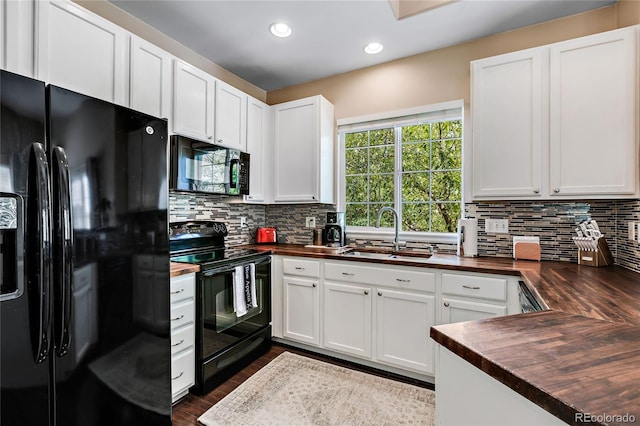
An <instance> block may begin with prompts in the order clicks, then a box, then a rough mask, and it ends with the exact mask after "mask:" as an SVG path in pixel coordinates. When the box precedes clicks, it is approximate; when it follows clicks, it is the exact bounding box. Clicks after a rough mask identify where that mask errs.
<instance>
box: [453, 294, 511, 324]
mask: <svg viewBox="0 0 640 426" xmlns="http://www.w3.org/2000/svg"><path fill="white" fill-rule="evenodd" d="M503 315H507V307H506V306H502V305H490V304H488V303H481V302H474V301H468V300H460V299H451V298H446V297H443V298H442V310H441V318H442V323H443V324H450V323H453V322H463V321H475V320H480V319H485V318H491V317H499V316H503Z"/></svg>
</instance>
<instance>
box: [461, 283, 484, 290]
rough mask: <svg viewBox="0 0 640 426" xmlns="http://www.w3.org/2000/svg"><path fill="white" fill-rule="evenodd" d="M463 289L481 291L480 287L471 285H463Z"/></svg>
mask: <svg viewBox="0 0 640 426" xmlns="http://www.w3.org/2000/svg"><path fill="white" fill-rule="evenodd" d="M462 287H464V288H468V289H469V290H480V287H476V286H470V285H466V284H462Z"/></svg>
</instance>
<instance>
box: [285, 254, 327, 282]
mask: <svg viewBox="0 0 640 426" xmlns="http://www.w3.org/2000/svg"><path fill="white" fill-rule="evenodd" d="M282 273H283V274H284V275H298V276H300V277H313V278H318V277H319V276H320V262H318V261H317V260H304V259H291V258H286V257H285V258H284V259H282Z"/></svg>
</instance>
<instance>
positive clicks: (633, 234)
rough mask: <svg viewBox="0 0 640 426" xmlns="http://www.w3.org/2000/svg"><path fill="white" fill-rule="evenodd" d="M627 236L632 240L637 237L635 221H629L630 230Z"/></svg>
mask: <svg viewBox="0 0 640 426" xmlns="http://www.w3.org/2000/svg"><path fill="white" fill-rule="evenodd" d="M627 238H628V239H629V240H631V241H633V240H635V239H636V224H635V223H633V222H629V231H628V234H627Z"/></svg>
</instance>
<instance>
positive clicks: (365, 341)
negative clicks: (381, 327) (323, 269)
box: [322, 282, 372, 359]
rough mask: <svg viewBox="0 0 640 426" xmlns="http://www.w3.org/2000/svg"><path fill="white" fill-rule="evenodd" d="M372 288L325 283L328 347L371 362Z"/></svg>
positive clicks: (323, 317)
mask: <svg viewBox="0 0 640 426" xmlns="http://www.w3.org/2000/svg"><path fill="white" fill-rule="evenodd" d="M371 312H372V311H371V288H370V287H367V286H360V285H353V284H339V283H331V282H325V283H324V310H323V315H322V319H323V325H324V336H323V337H324V340H323V342H324V347H325V348H327V349H333V350H336V351H338V352H342V353H345V354H348V355H355V356H358V357H361V358H367V359H371Z"/></svg>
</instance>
